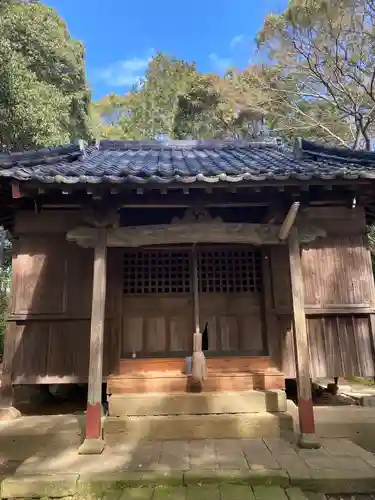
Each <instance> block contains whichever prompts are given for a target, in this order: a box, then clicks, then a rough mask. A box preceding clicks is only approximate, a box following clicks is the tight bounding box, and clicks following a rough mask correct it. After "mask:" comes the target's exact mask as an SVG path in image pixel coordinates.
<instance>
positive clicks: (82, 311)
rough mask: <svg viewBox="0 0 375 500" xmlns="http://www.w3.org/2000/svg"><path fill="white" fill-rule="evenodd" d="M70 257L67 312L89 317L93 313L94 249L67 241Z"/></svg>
mask: <svg viewBox="0 0 375 500" xmlns="http://www.w3.org/2000/svg"><path fill="white" fill-rule="evenodd" d="M65 250H66V253H67V259H68V272H67V276H66V287H67V293H66V297H67V313H68V314H69V315H73V316H75V315H77V316H80V317H87V318H89V317H90V315H91V301H92V278H93V261H94V251H93V249H92V248H80V247H79V246H78V245H76V244H74V243H66V245H65Z"/></svg>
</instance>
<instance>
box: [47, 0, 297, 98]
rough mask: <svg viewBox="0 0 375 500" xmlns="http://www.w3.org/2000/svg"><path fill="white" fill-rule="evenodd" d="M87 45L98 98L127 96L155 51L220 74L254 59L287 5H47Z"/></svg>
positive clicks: (266, 1) (199, 1)
mask: <svg viewBox="0 0 375 500" xmlns="http://www.w3.org/2000/svg"><path fill="white" fill-rule="evenodd" d="M45 1H46V3H47V4H48V5H50V6H51V7H54V8H55V9H56V10H57V11H58V13H59V14H60V16H62V17H63V18H64V19H65V21H66V23H67V25H68V28H69V30H70V32H71V33H72V35H73V36H74V37H76V38H78V39H80V40H82V41H83V42H84V44H85V46H86V64H87V66H86V67H87V74H88V78H89V82H90V85H91V87H92V90H93V97H94V99H98V98H100V97H102V96H104V95H106V94H108V93H109V92H118V93H124V92H126V91H127V90H128V89H129V88H130V86H131V85H132V84H133V83H135V82H136V81H137V79H138V78H139V77H140V76H142V74H143V73H144V70H145V68H146V66H147V62H148V60H149V58H150V57H151V56H152V54H154V53H155V52H157V51H162V52H166V53H168V54H171V55H174V56H175V57H178V58H180V59H185V60H188V61H195V62H196V63H197V65H198V69H199V70H201V71H204V72H218V73H222V72H223V71H225V69H226V68H227V67H228V66H236V67H240V68H242V67H245V66H246V64H247V63H248V61H249V60H250V59H254V43H253V40H254V37H255V34H256V32H257V31H258V30H259V29H260V28H261V26H262V24H263V20H264V17H265V16H266V15H267V13H268V12H281V11H282V10H283V9H284V8H285V7H286V4H287V0H231V1H229V0H189V1H187V2H186V1H185V2H178V1H174V2H173V1H172V0H159V1H157V2H155V1H152V0H144V1H143V2H142V1H141V0H138V1H131V0H130V1H129V0H107V1H106V2H103V1H99V0H45Z"/></svg>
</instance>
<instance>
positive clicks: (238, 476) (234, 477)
mask: <svg viewBox="0 0 375 500" xmlns="http://www.w3.org/2000/svg"><path fill="white" fill-rule="evenodd" d="M289 482H290V481H289V476H288V474H287V473H286V472H285V471H283V470H281V469H279V470H259V471H254V470H250V469H243V470H238V469H236V470H221V469H218V470H212V471H187V472H185V473H184V483H185V484H186V485H194V484H195V485H197V484H215V483H219V484H249V485H265V486H271V485H276V486H283V487H287V486H289Z"/></svg>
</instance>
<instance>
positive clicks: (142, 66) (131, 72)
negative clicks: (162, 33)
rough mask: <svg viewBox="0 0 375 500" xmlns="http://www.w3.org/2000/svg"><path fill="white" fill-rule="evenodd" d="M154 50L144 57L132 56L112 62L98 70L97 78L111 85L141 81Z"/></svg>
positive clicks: (117, 85) (131, 83)
mask: <svg viewBox="0 0 375 500" xmlns="http://www.w3.org/2000/svg"><path fill="white" fill-rule="evenodd" d="M153 53H154V51H153V50H150V51H148V53H147V54H146V55H145V56H143V57H138V56H137V57H132V58H129V59H124V60H122V61H117V62H115V63H112V64H110V65H109V66H108V67H107V68H104V69H102V70H99V71H97V72H96V80H100V81H102V82H104V83H105V84H106V85H108V86H111V87H131V86H132V85H135V84H137V83H139V81H140V79H141V78H142V76H143V74H144V72H145V70H146V69H147V66H148V64H149V62H150V61H151V58H152V56H153Z"/></svg>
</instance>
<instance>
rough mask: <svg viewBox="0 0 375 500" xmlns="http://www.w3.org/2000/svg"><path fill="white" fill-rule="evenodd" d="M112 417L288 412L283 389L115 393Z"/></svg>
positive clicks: (111, 405)
mask: <svg viewBox="0 0 375 500" xmlns="http://www.w3.org/2000/svg"><path fill="white" fill-rule="evenodd" d="M108 403H109V415H110V416H117V417H120V416H151V415H206V414H210V413H212V414H225V413H262V412H285V411H286V409H287V406H286V394H285V391H281V390H274V391H273V390H268V391H246V392H241V391H238V392H212V393H198V394H194V393H186V392H185V393H175V394H173V393H172V394H166V393H144V394H126V395H124V394H113V395H112V396H110V397H109V401H108Z"/></svg>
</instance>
